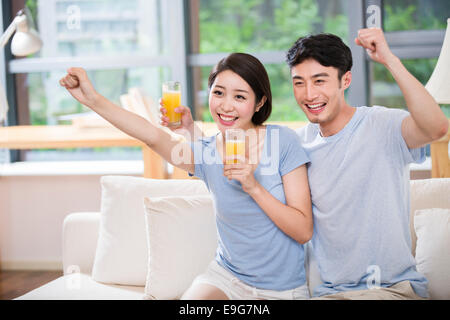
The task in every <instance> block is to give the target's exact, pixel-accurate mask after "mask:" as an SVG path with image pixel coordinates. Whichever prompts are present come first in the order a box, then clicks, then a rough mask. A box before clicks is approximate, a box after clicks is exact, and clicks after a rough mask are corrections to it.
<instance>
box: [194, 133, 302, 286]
mask: <svg viewBox="0 0 450 320" xmlns="http://www.w3.org/2000/svg"><path fill="white" fill-rule="evenodd" d="M192 149H193V152H194V161H195V176H197V177H199V178H200V179H202V180H203V181H204V182H205V183H206V186H207V187H208V189H209V190H210V192H211V194H212V197H213V200H214V205H215V209H216V223H217V232H218V248H217V253H216V260H217V262H218V263H219V264H220V265H222V266H223V267H224V268H225V269H227V270H229V271H230V272H231V273H232V274H234V275H235V276H236V277H237V278H238V279H240V280H241V281H243V282H245V283H247V284H249V285H251V286H254V287H257V288H261V289H269V290H279V291H281V290H288V289H293V288H296V287H299V286H301V285H303V284H305V282H306V280H305V269H304V251H303V246H302V245H301V244H299V243H298V242H296V241H295V240H293V239H292V238H291V237H289V236H287V235H286V234H285V233H284V232H283V231H281V230H280V229H279V228H278V227H277V226H276V225H275V223H273V222H272V220H271V219H270V218H269V217H268V216H267V215H266V214H265V213H264V211H263V210H262V209H261V208H260V207H259V206H258V204H257V203H256V202H255V201H254V200H253V198H252V197H251V196H249V195H248V194H247V193H246V192H244V191H243V189H242V186H241V184H240V182H238V181H236V180H231V181H229V180H228V179H227V178H226V177H224V175H223V164H222V163H223V162H222V159H221V157H220V154H219V152H218V151H217V147H216V136H212V137H208V138H203V139H201V140H199V141H196V142H194V143H192ZM308 161H309V159H308V156H307V155H306V153H305V151H304V150H303V148H302V147H301V145H300V142H299V138H298V136H297V135H296V133H295V131H293V130H291V129H289V128H286V127H282V126H276V125H267V126H266V133H265V140H264V148H263V153H262V155H261V157H260V160H259V163H258V166H257V168H256V170H255V172H254V174H255V178H256V180H257V181H258V182H259V183H260V184H261V185H262V186H263V187H264V188H265V189H266V190H267V191H269V192H270V193H271V194H272V195H273V196H274V197H275V198H276V199H278V200H279V201H281V202H282V203H284V204H286V198H285V194H284V189H283V183H282V179H281V177H282V176H283V175H285V174H287V173H289V172H291V171H292V170H294V169H296V168H297V167H299V166H301V165H303V164H305V163H306V162H308Z"/></svg>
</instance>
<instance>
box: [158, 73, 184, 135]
mask: <svg viewBox="0 0 450 320" xmlns="http://www.w3.org/2000/svg"><path fill="white" fill-rule="evenodd" d="M162 99H163V103H164V108H166V110H167V114H166V116H167V117H168V118H169V126H171V127H177V126H179V125H181V113H177V112H175V108H176V107H179V106H180V105H181V85H180V83H179V82H177V81H167V82H164V83H163V85H162Z"/></svg>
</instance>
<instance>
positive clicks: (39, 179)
mask: <svg viewBox="0 0 450 320" xmlns="http://www.w3.org/2000/svg"><path fill="white" fill-rule="evenodd" d="M103 174H104V173H102V174H83V175H81V174H67V175H64V174H58V175H42V173H41V175H16V174H11V175H6V176H5V175H0V268H1V269H35V270H55V269H62V244H61V242H62V241H61V240H62V224H63V221H64V218H65V216H66V215H68V214H69V213H72V212H77V211H99V210H100V199H101V186H100V177H101V176H102V175H103ZM129 175H132V174H129Z"/></svg>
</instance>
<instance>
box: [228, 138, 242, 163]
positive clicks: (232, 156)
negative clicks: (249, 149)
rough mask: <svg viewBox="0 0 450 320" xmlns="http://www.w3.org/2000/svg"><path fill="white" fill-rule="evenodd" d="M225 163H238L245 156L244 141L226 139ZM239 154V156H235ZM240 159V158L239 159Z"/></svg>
mask: <svg viewBox="0 0 450 320" xmlns="http://www.w3.org/2000/svg"><path fill="white" fill-rule="evenodd" d="M225 154H226V161H225V163H226V164H233V163H239V162H240V160H239V158H240V159H244V158H245V141H237V140H232V141H226V142H225ZM237 156H239V157H237ZM241 161H242V160H241Z"/></svg>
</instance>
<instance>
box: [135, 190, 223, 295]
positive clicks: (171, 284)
mask: <svg viewBox="0 0 450 320" xmlns="http://www.w3.org/2000/svg"><path fill="white" fill-rule="evenodd" d="M144 202H145V208H146V226H147V237H148V238H147V241H148V247H149V260H148V275H147V283H146V286H145V297H144V298H146V299H179V298H180V297H181V295H182V294H183V293H184V291H185V290H186V289H187V288H188V287H189V286H190V284H191V283H192V281H193V280H194V278H195V277H196V276H197V275H199V274H200V273H203V272H204V271H205V270H206V267H207V266H208V264H209V263H210V262H211V261H212V260H213V259H214V256H215V252H216V248H217V231H216V223H215V215H214V206H213V201H212V199H211V196H209V195H200V196H178V197H177V196H174V197H161V198H155V197H152V198H145V201H144Z"/></svg>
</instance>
